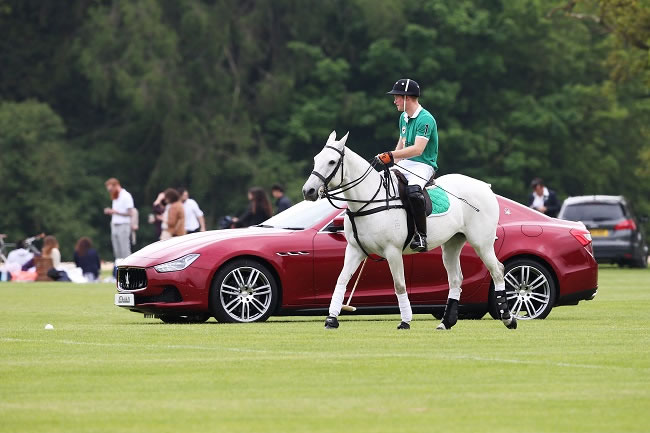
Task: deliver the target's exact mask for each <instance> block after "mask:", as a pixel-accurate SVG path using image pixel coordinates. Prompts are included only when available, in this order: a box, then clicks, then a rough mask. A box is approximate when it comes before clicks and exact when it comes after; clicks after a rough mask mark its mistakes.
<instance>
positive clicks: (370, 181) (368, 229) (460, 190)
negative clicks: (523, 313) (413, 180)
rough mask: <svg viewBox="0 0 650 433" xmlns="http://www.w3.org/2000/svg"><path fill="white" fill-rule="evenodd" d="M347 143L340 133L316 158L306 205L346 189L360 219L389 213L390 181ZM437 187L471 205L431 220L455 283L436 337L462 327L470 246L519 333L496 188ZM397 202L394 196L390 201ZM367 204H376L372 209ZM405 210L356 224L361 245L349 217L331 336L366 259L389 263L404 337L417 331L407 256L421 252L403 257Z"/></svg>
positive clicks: (453, 179) (447, 179)
mask: <svg viewBox="0 0 650 433" xmlns="http://www.w3.org/2000/svg"><path fill="white" fill-rule="evenodd" d="M347 138H348V134H346V135H345V136H344V137H343V138H341V139H340V140H338V141H337V140H336V131H332V133H331V134H330V136H329V138H328V140H327V143H326V144H325V147H324V148H323V150H322V151H321V152H320V153H319V154H318V155H316V156H315V157H314V170H313V171H312V174H311V175H310V176H309V178H308V179H307V182H305V185H304V186H303V190H302V192H303V196H304V197H305V199H306V200H311V201H314V200H317V199H318V198H319V196H320V195H321V194H323V193H325V194H327V193H328V191H330V193H331V192H332V191H333V190H336V189H337V188H339V187H343V188H339V193H341V194H343V197H344V198H345V200H346V201H347V202H348V210H349V212H352V213H355V212H358V211H359V210H360V209H362V210H363V211H364V212H365V211H367V210H371V209H377V208H382V207H386V202H385V199H386V198H387V194H388V191H387V190H386V189H385V188H382V187H381V186H380V185H381V184H382V182H383V175H382V174H381V173H379V172H377V171H375V170H374V169H372V167H370V164H369V163H368V162H367V161H365V160H364V159H363V158H361V157H360V156H359V155H357V154H356V153H354V152H353V151H351V150H350V149H349V148H346V147H345V142H346V141H347ZM391 182H394V183H395V184H396V180H395V176H394V175H391ZM436 185H439V186H440V187H442V188H443V189H444V190H445V191H448V192H449V193H451V194H453V195H454V196H457V197H462V198H464V199H465V200H466V201H467V203H464V202H461V201H460V200H457V199H454V198H453V197H452V198H450V208H449V211H448V212H447V213H446V214H444V215H442V216H438V217H429V218H427V244H428V249H429V250H431V249H433V248H436V247H438V246H441V245H442V260H443V264H444V266H445V269H446V270H447V276H448V280H449V295H448V298H447V306H446V308H445V314H444V316H443V319H442V321H441V323H440V324H439V325H438V327H437V329H441V330H444V329H451V327H452V326H454V324H455V323H456V321H457V319H458V301H459V299H460V294H461V283H462V281H463V274H462V272H461V268H460V252H461V249H462V248H463V245H464V244H465V241H467V242H469V243H470V245H472V247H473V248H474V250H475V251H476V253H477V254H478V256H479V257H480V258H481V260H482V261H483V263H484V264H485V266H486V267H487V269H488V270H489V271H490V275H491V276H492V280H493V281H494V287H495V295H496V300H497V307H498V308H497V309H498V310H499V312H500V315H501V320H502V321H503V323H504V324H505V325H506V327H508V328H510V329H515V328H516V327H517V319H516V318H515V316H513V315H511V314H510V311H509V309H508V304H507V301H506V292H505V282H504V278H503V269H504V268H503V264H501V263H500V262H499V261H498V260H497V258H496V255H495V253H494V241H495V239H496V230H497V222H498V220H499V204H498V202H497V199H496V197H495V195H494V193H493V192H492V190H491V188H490V185H488V184H486V183H484V182H482V181H479V180H476V179H473V178H470V177H467V176H463V175H460V174H449V175H446V176H442V177H440V178H438V179H436ZM391 196H392V194H391V195H389V196H388V197H389V198H390V197H391ZM373 197H374V199H373ZM371 199H372V201H371ZM368 201H371V202H370V203H369V204H366V203H367V202H368ZM468 203H469V204H471V205H472V206H469V205H468ZM398 204H399V202H398V201H391V202H390V206H391V208H389V209H386V210H382V211H378V212H376V213H372V214H368V215H363V216H361V215H359V216H356V217H355V218H354V223H355V225H356V226H357V227H356V228H357V235H358V238H357V237H355V235H354V232H353V227H352V222H351V220H350V218H349V215H348V217H347V218H345V223H344V229H345V237H346V239H347V241H348V245H347V247H346V249H345V261H344V264H343V269H342V270H341V274H340V275H339V277H338V280H337V282H336V287H335V289H334V293H333V295H332V300H331V303H330V307H329V316H328V317H327V319H326V321H325V327H326V328H328V329H331V328H338V326H339V323H338V319H337V317H338V315H339V314H340V312H341V307H342V305H343V299H344V297H345V291H346V287H347V285H348V282H349V281H350V278H352V275H353V274H354V272H355V271H356V270H357V268H358V267H359V264H360V263H361V262H362V261H363V260H364V259H365V258H366V253H365V252H367V253H368V254H377V255H379V256H381V257H385V258H386V260H387V261H388V266H389V267H390V271H391V274H392V275H393V282H394V286H395V293H396V295H397V299H398V303H399V308H400V316H401V323H400V324H399V326H398V329H409V328H410V322H411V319H412V316H413V314H412V311H411V304H410V302H409V300H408V295H407V293H406V283H405V280H404V262H403V260H402V254H413V253H414V251H412V250H411V249H410V248H409V247H407V248H406V249H405V250H403V247H404V244H405V241H406V237H407V221H406V211H405V210H404V209H403V208H397V207H394V205H398ZM359 243H361V245H359ZM364 250H365V252H364Z"/></svg>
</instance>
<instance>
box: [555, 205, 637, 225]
mask: <svg viewBox="0 0 650 433" xmlns="http://www.w3.org/2000/svg"><path fill="white" fill-rule="evenodd" d="M562 218H563V219H565V220H571V221H609V220H620V219H623V218H625V214H624V212H623V207H622V206H621V205H620V204H619V203H580V204H573V205H568V206H567V207H566V209H565V210H564V214H563V215H562Z"/></svg>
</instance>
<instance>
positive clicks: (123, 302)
mask: <svg viewBox="0 0 650 433" xmlns="http://www.w3.org/2000/svg"><path fill="white" fill-rule="evenodd" d="M115 305H117V306H118V307H133V306H134V305H135V296H134V295H133V293H116V294H115Z"/></svg>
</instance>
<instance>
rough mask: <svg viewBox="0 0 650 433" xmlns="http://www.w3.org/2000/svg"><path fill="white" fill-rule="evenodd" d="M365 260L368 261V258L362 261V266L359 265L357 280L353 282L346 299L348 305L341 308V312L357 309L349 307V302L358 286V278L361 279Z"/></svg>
mask: <svg viewBox="0 0 650 433" xmlns="http://www.w3.org/2000/svg"><path fill="white" fill-rule="evenodd" d="M366 260H368V257H366V258H365V259H364V260H363V264H362V265H361V270H360V271H359V275H357V280H356V281H355V282H354V287H352V291H351V292H350V297H349V298H348V303H347V304H345V305H343V306H342V307H341V310H343V311H357V307H353V306H351V305H350V301H351V300H352V295H354V291H355V290H356V288H357V284H359V278H361V273H362V272H363V267H364V266H366Z"/></svg>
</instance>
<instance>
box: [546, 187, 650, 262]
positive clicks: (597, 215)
mask: <svg viewBox="0 0 650 433" xmlns="http://www.w3.org/2000/svg"><path fill="white" fill-rule="evenodd" d="M557 217H558V218H560V219H565V220H571V221H582V222H583V223H584V225H585V226H587V229H589V232H591V237H592V242H593V247H594V257H595V258H596V260H597V261H598V262H602V263H618V265H619V266H623V265H626V264H627V265H630V266H633V267H636V268H645V267H647V266H648V245H647V244H646V242H645V238H644V236H643V233H642V230H641V227H640V226H639V220H637V219H636V218H635V217H634V215H633V214H632V212H631V210H630V206H629V205H628V204H627V202H626V201H625V198H623V197H622V196H619V195H584V196H579V197H569V198H568V199H566V200H565V201H564V203H563V204H562V208H561V209H560V213H559V214H558V216H557ZM640 221H641V222H645V221H647V217H643V218H641V219H640Z"/></svg>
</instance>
